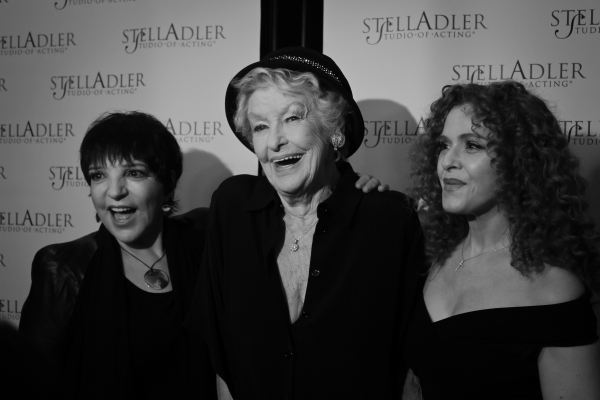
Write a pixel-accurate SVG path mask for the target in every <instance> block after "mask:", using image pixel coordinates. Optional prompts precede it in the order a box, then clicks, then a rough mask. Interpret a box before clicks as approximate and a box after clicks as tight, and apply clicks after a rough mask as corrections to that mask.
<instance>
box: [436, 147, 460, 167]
mask: <svg viewBox="0 0 600 400" xmlns="http://www.w3.org/2000/svg"><path fill="white" fill-rule="evenodd" d="M459 151H460V150H459V148H458V146H452V147H450V148H449V149H446V150H442V152H441V153H440V164H441V166H442V168H444V169H445V170H446V171H448V170H450V169H452V168H460V154H459Z"/></svg>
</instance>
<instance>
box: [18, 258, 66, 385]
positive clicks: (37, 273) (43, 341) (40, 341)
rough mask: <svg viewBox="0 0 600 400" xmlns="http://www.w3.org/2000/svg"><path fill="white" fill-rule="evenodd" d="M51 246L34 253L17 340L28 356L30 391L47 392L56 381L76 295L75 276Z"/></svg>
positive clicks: (63, 354) (60, 367) (63, 355)
mask: <svg viewBox="0 0 600 400" xmlns="http://www.w3.org/2000/svg"><path fill="white" fill-rule="evenodd" d="M55 256H56V254H55V252H54V250H53V249H51V248H44V249H42V250H40V251H38V252H37V254H36V255H35V258H34V260H33V264H32V268H31V280H32V283H31V290H30V292H29V296H28V297H27V300H26V301H25V304H24V305H23V309H22V311H21V321H20V324H19V339H20V341H21V344H22V345H23V350H24V353H25V357H27V358H28V359H29V362H30V364H29V365H30V368H31V369H32V371H31V372H32V374H31V376H32V377H36V379H35V380H34V381H33V382H32V385H33V386H34V388H33V389H32V390H45V391H46V393H50V392H51V391H52V390H53V389H54V387H55V385H56V384H57V383H58V381H59V380H58V378H59V376H60V373H61V371H62V363H63V360H64V357H65V351H66V349H65V346H66V336H67V329H68V321H69V319H70V317H71V314H72V312H73V306H74V303H75V297H76V296H77V290H76V283H75V282H74V279H75V278H74V277H72V276H69V275H68V274H66V273H65V271H64V270H63V269H62V268H61V265H60V262H59V261H57V259H56V257H55Z"/></svg>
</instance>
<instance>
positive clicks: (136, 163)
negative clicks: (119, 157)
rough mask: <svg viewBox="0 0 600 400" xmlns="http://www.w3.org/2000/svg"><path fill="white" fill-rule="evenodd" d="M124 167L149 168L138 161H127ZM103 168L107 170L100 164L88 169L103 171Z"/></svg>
mask: <svg viewBox="0 0 600 400" xmlns="http://www.w3.org/2000/svg"><path fill="white" fill-rule="evenodd" d="M122 165H123V166H124V167H127V168H131V167H144V168H149V167H148V165H147V164H146V163H145V162H143V161H136V162H128V161H125V162H123V163H122ZM102 168H106V165H103V164H100V165H90V167H89V168H88V170H90V171H91V170H95V169H102Z"/></svg>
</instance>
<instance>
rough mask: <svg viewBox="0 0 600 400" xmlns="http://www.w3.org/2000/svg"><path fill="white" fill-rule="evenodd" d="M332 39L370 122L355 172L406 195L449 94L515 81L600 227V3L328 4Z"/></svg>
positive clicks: (429, 0) (326, 47)
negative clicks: (446, 89) (563, 153)
mask: <svg viewBox="0 0 600 400" xmlns="http://www.w3.org/2000/svg"><path fill="white" fill-rule="evenodd" d="M342 10H343V12H342ZM323 30H324V37H323V52H324V53H325V54H327V55H329V56H331V57H332V58H333V59H334V60H335V61H336V62H337V63H338V65H339V66H340V68H341V69H342V71H344V73H345V75H346V77H347V78H348V81H349V82H350V85H351V87H352V90H353V93H354V96H355V100H356V101H357V103H358V105H359V107H360V109H361V111H362V113H363V116H364V119H365V138H364V140H363V145H362V147H361V148H360V149H359V151H358V152H357V153H356V154H355V155H353V156H352V159H351V161H352V164H353V166H354V168H355V169H356V170H358V171H362V172H366V173H370V174H372V175H375V176H377V177H378V178H380V179H381V180H382V181H384V182H387V183H389V184H390V186H391V187H392V188H393V189H396V190H400V191H406V190H407V189H408V188H409V187H410V186H411V182H410V177H409V160H408V155H409V150H410V146H411V143H412V142H413V141H414V140H415V138H416V136H417V135H418V134H419V132H420V130H421V129H422V126H423V119H424V118H426V116H427V113H428V110H429V106H430V104H431V102H432V101H434V100H435V99H437V98H438V97H439V96H440V95H441V89H442V87H443V86H445V85H451V84H455V83H465V82H475V83H479V84H482V85H485V84H488V83H490V82H496V81H498V80H503V79H513V80H516V81H519V82H522V83H523V84H524V85H525V86H526V87H527V88H529V89H530V90H532V91H533V92H535V93H536V94H538V95H540V96H542V97H543V98H544V99H546V100H547V101H548V102H549V103H550V104H551V105H552V106H553V108H554V110H555V112H556V115H557V117H558V119H559V120H560V123H561V125H562V127H563V130H564V134H565V135H566V136H568V138H569V142H570V146H571V148H572V150H573V152H574V153H575V154H576V155H578V156H579V157H580V158H581V172H582V175H583V176H584V177H585V178H586V179H587V180H588V182H589V187H588V191H587V200H588V202H589V204H590V209H589V212H590V215H591V216H592V217H593V218H594V220H595V222H596V225H597V226H599V227H600V3H599V2H598V0H575V1H562V0H561V1H558V0H537V1H527V2H524V1H521V0H503V1H494V0H454V1H451V2H449V1H443V0H404V1H398V0H371V1H351V2H349V1H346V0H326V1H325V10H324V27H323ZM594 302H595V309H596V314H597V316H598V317H599V318H598V319H599V321H600V299H598V297H596V298H595V300H594ZM599 331H600V325H599Z"/></svg>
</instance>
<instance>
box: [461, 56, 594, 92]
mask: <svg viewBox="0 0 600 400" xmlns="http://www.w3.org/2000/svg"><path fill="white" fill-rule="evenodd" d="M586 78H587V77H586V76H585V75H584V72H583V65H582V64H581V63H576V62H561V63H557V62H554V63H543V64H538V63H526V62H521V61H520V60H517V61H516V62H515V63H510V64H479V65H454V66H453V67H452V80H453V81H463V82H464V81H468V82H471V83H478V84H481V85H486V84H489V83H492V82H497V81H502V80H505V79H512V80H515V81H519V82H521V83H522V84H523V85H524V86H525V87H536V88H542V87H544V88H551V87H568V86H570V85H571V84H573V82H575V81H576V80H577V79H586Z"/></svg>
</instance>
